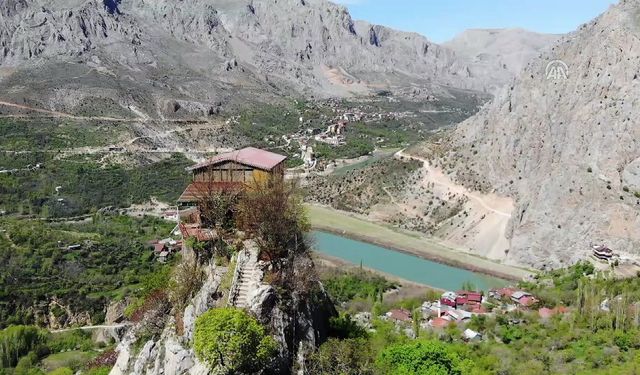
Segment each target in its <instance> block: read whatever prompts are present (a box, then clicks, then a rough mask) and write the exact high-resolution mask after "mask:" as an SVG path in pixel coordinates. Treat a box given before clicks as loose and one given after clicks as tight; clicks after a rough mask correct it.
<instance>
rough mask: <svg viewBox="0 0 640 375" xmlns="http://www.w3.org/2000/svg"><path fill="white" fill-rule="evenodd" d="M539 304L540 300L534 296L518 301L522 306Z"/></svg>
mask: <svg viewBox="0 0 640 375" xmlns="http://www.w3.org/2000/svg"><path fill="white" fill-rule="evenodd" d="M536 302H538V300H537V299H536V298H535V297H533V296H524V297H522V298H520V299H519V300H518V303H519V304H521V305H522V306H526V307H529V306H531V305H533V304H535V303H536Z"/></svg>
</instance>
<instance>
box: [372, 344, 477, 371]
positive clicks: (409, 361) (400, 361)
mask: <svg viewBox="0 0 640 375" xmlns="http://www.w3.org/2000/svg"><path fill="white" fill-rule="evenodd" d="M376 363H377V364H378V366H379V367H380V369H381V370H382V371H383V373H385V374H406V375H409V374H416V375H418V374H430V375H463V374H468V373H470V369H471V367H472V366H471V365H472V363H471V362H470V361H468V360H463V359H462V358H461V357H460V356H459V355H458V354H457V353H456V352H455V351H453V349H452V347H451V346H447V345H446V344H444V343H441V342H439V341H416V342H412V343H409V344H399V345H392V346H390V347H388V348H387V349H385V350H384V351H382V353H380V355H379V356H378V359H377V361H376Z"/></svg>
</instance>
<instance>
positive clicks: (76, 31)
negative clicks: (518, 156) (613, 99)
mask: <svg viewBox="0 0 640 375" xmlns="http://www.w3.org/2000/svg"><path fill="white" fill-rule="evenodd" d="M0 26H1V27H0V30H1V31H0V40H2V44H1V47H2V53H0V88H2V89H3V91H4V94H3V95H2V99H4V100H7V101H10V102H18V104H27V105H29V106H34V107H38V108H46V109H51V110H56V111H62V112H68V113H73V114H80V113H88V114H92V115H97V114H100V115H105V114H107V115H109V116H114V117H124V118H131V119H139V120H149V119H157V120H163V119H167V118H193V117H194V116H196V117H201V118H202V117H204V118H206V117H209V116H212V115H215V114H217V113H219V111H220V110H221V108H224V107H225V106H231V107H233V106H236V107H237V106H242V105H244V104H246V103H247V101H248V102H254V103H255V102H264V101H273V100H276V99H277V98H279V97H284V96H289V95H293V96H305V97H309V96H321V97H327V96H345V95H351V94H353V93H356V94H368V93H372V92H376V91H379V90H390V91H392V92H394V93H397V94H399V95H405V96H413V97H418V98H419V97H425V98H426V97H427V96H428V95H436V96H444V97H448V96H449V87H455V88H458V89H473V90H478V91H483V90H484V89H485V86H486V82H485V81H484V79H483V77H481V76H479V75H474V74H472V73H473V67H470V66H468V65H466V64H465V63H462V62H461V61H460V59H458V58H457V57H456V55H455V53H454V52H453V51H451V50H449V49H447V48H444V47H441V46H439V45H437V44H434V43H431V42H430V41H429V40H427V39H426V38H424V37H422V36H420V35H418V34H414V33H404V32H399V31H395V30H392V29H389V28H386V27H382V26H376V25H370V24H367V23H365V22H355V21H353V20H352V18H351V16H350V15H349V13H348V12H347V10H346V8H345V7H342V6H339V5H335V4H333V3H330V2H327V1H324V0H306V1H299V0H281V1H271V0H260V1H249V0H242V1H235V0H234V1H230V0H216V1H204V0H188V1H181V2H174V1H168V0H160V1H154V2H145V1H142V0H132V1H124V2H120V1H106V0H104V1H98V0H63V1H57V2H56V4H55V7H53V6H51V5H50V3H49V2H45V1H43V0H7V1H4V2H2V4H0Z"/></svg>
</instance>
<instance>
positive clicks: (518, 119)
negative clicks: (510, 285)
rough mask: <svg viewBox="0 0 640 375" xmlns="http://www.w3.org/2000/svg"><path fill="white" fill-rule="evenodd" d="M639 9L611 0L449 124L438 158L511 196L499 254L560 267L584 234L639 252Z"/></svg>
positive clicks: (478, 185) (475, 184) (586, 247)
mask: <svg viewBox="0 0 640 375" xmlns="http://www.w3.org/2000/svg"><path fill="white" fill-rule="evenodd" d="M639 13H640V1H638V0H623V1H621V2H620V3H619V4H618V5H616V6H614V7H612V8H611V9H610V10H609V11H607V12H606V13H605V14H603V15H602V16H600V17H598V18H597V19H595V20H594V21H592V22H589V23H588V24H585V25H583V26H581V27H580V29H579V30H577V31H576V32H574V33H572V34H570V35H568V36H566V37H564V38H562V39H561V40H560V41H559V42H558V43H557V44H556V45H555V46H554V47H553V48H551V49H550V50H548V51H547V52H545V53H543V54H542V55H541V56H540V57H539V58H536V59H535V60H533V61H532V62H530V63H529V64H528V65H527V66H526V67H525V69H524V71H523V73H522V74H521V75H520V76H519V78H518V79H517V80H516V81H515V82H514V83H513V84H512V85H510V86H509V87H506V88H505V89H504V90H503V91H502V92H501V93H500V94H499V96H498V97H497V98H496V99H495V100H494V101H493V102H492V103H490V104H488V105H486V106H485V107H484V108H483V109H482V110H481V111H480V113H478V114H477V115H476V116H474V117H472V118H471V119H469V120H467V121H466V122H464V123H462V124H461V125H459V126H458V127H457V129H456V131H455V134H454V135H453V139H452V145H453V149H454V150H455V152H451V153H449V154H447V155H446V156H445V157H444V158H443V159H444V162H443V163H442V165H446V166H449V165H450V164H455V168H454V169H455V178H456V179H457V181H458V182H460V183H463V184H465V185H466V186H468V187H470V188H473V189H484V190H486V191H490V190H495V191H496V192H497V193H499V194H502V195H505V196H510V197H512V198H514V199H515V201H516V207H515V210H514V213H513V217H512V218H511V220H510V225H509V230H508V237H509V241H510V249H509V251H508V254H507V255H506V256H505V258H504V260H505V261H506V262H508V263H514V264H522V265H528V266H533V267H536V268H549V267H559V266H564V265H568V264H571V263H574V262H576V261H578V260H581V259H585V258H586V257H587V256H588V254H589V253H590V252H591V246H590V245H591V244H595V243H598V244H599V243H606V244H607V245H608V246H609V247H611V248H612V249H614V250H615V251H616V252H620V253H622V254H623V255H624V254H628V255H633V256H638V255H639V254H638V253H639V249H640V209H639V207H640V200H639V198H638V194H636V193H637V192H638V165H639V164H640V159H639V158H640V141H639V139H640V125H638V120H637V118H638V109H639V108H640V95H639V93H640V71H639V68H638V67H639V66H640V23H639V22H638V14H639ZM451 171H453V170H451Z"/></svg>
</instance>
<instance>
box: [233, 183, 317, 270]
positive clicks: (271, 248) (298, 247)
mask: <svg viewBox="0 0 640 375" xmlns="http://www.w3.org/2000/svg"><path fill="white" fill-rule="evenodd" d="M238 223H239V227H240V228H241V229H242V230H244V231H245V232H247V233H248V234H249V235H251V236H252V237H253V238H254V240H255V241H256V242H257V244H258V246H259V248H260V252H261V257H262V258H265V259H267V260H271V261H273V260H279V259H283V258H286V257H288V256H289V255H292V254H295V253H301V252H304V251H306V250H307V245H306V243H305V240H304V236H303V234H304V233H305V232H308V231H309V229H310V225H309V222H308V219H307V217H306V213H305V210H304V206H303V200H302V196H301V194H300V191H299V189H298V187H297V184H296V183H294V182H287V181H283V180H282V179H279V178H272V179H271V180H269V181H267V182H264V183H260V182H256V183H255V184H254V185H253V186H252V188H251V189H248V190H247V191H246V192H245V194H244V195H243V197H242V199H241V200H240V203H239V207H238Z"/></svg>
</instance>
